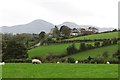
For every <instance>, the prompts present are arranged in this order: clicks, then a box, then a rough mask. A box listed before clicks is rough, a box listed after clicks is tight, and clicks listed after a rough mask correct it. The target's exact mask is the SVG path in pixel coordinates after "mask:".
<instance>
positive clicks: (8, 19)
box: [0, 0, 120, 28]
mask: <svg viewBox="0 0 120 80" xmlns="http://www.w3.org/2000/svg"><path fill="white" fill-rule="evenodd" d="M119 1H120V0H0V27H1V26H13V25H19V24H26V23H29V22H31V21H33V20H36V19H43V20H45V21H48V22H51V23H53V24H55V25H58V24H61V23H63V22H74V23H76V24H78V25H93V26H97V27H101V28H104V27H106V28H117V27H118V2H119Z"/></svg>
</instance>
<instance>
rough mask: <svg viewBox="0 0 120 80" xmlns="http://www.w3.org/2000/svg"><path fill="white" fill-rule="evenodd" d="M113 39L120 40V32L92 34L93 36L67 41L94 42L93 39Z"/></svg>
mask: <svg viewBox="0 0 120 80" xmlns="http://www.w3.org/2000/svg"><path fill="white" fill-rule="evenodd" d="M112 38H118V32H110V33H101V34H92V35H86V36H80V37H75V38H70V39H67V40H84V39H91V40H93V39H112Z"/></svg>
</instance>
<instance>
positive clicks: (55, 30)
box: [53, 26, 60, 38]
mask: <svg viewBox="0 0 120 80" xmlns="http://www.w3.org/2000/svg"><path fill="white" fill-rule="evenodd" d="M59 36H60V31H59V30H58V27H57V26H55V28H54V29H53V37H55V38H58V37H59Z"/></svg>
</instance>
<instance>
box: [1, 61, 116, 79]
mask: <svg viewBox="0 0 120 80" xmlns="http://www.w3.org/2000/svg"><path fill="white" fill-rule="evenodd" d="M2 69H3V71H2V72H3V74H2V76H3V78H117V77H118V65H117V64H62V63H60V64H52V63H51V64H47V63H46V64H35V65H34V64H32V63H7V64H5V65H4V66H3V68H2Z"/></svg>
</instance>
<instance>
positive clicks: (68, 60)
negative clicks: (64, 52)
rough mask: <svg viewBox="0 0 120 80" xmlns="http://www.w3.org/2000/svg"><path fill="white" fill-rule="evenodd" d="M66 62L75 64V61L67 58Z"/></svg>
mask: <svg viewBox="0 0 120 80" xmlns="http://www.w3.org/2000/svg"><path fill="white" fill-rule="evenodd" d="M67 62H68V63H75V59H74V58H67Z"/></svg>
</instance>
